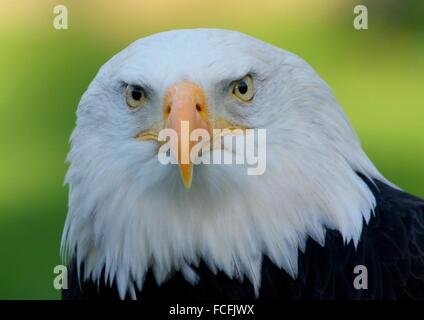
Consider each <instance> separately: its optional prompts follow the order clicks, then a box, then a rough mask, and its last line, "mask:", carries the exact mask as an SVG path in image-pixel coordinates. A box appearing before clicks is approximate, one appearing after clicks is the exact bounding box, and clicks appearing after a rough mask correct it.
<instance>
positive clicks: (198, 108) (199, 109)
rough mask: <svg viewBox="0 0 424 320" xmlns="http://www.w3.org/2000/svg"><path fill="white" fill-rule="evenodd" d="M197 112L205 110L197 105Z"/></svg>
mask: <svg viewBox="0 0 424 320" xmlns="http://www.w3.org/2000/svg"><path fill="white" fill-rule="evenodd" d="M196 110H197V111H198V112H201V111H202V110H203V108H202V106H201V105H200V104H199V103H196Z"/></svg>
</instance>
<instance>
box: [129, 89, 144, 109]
mask: <svg viewBox="0 0 424 320" xmlns="http://www.w3.org/2000/svg"><path fill="white" fill-rule="evenodd" d="M125 100H126V102H127V105H128V108H130V109H131V110H136V109H138V108H140V107H141V106H143V105H144V103H145V102H146V94H145V92H144V90H143V88H142V87H140V86H137V85H127V87H126V88H125Z"/></svg>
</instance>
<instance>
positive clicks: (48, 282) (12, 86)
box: [0, 0, 424, 299]
mask: <svg viewBox="0 0 424 320" xmlns="http://www.w3.org/2000/svg"><path fill="white" fill-rule="evenodd" d="M359 3H361V2H356V1H355V0H352V1H346V0H344V1H342V0H312V1H305V0H301V1H268V0H261V1H248V0H244V1H242V0H235V1H224V0H218V1H198V0H181V1H163V0H159V1H157V0H156V1H127V0H125V1H82V0H81V1H66V0H61V1H22V0H10V1H9V0H7V1H4V0H0V146H1V149H0V150H1V157H0V299H19V298H20V299H44V298H53V299H55V298H59V292H58V291H56V290H55V289H54V288H53V284H52V283H53V277H54V274H53V267H54V266H55V265H56V264H59V263H60V257H59V243H60V236H61V231H62V226H63V222H64V219H65V215H66V210H67V188H66V187H65V186H63V177H64V174H65V172H66V168H67V165H66V164H65V157H66V153H67V151H68V148H69V145H68V138H69V135H70V133H71V131H72V128H73V125H74V121H75V110H76V106H77V104H78V101H79V98H80V96H81V94H82V93H83V92H84V90H85V89H86V87H87V85H88V84H89V82H90V81H91V79H92V78H93V77H94V75H95V74H96V72H97V70H98V68H99V67H100V66H101V65H102V64H103V63H104V62H106V61H107V60H108V59H109V58H110V57H111V56H112V55H113V54H114V53H116V52H118V51H119V50H121V49H122V48H124V47H125V46H127V45H128V44H129V43H131V42H132V41H134V40H135V39H137V38H140V37H142V36H145V35H148V34H151V33H155V32H159V31H164V30H169V29H176V28H193V27H217V28H227V29H235V30H239V31H242V32H245V33H248V34H250V35H253V36H256V37H258V38H260V39H263V40H265V41H268V42H270V43H273V44H275V45H278V46H281V47H283V48H285V49H287V50H290V51H293V52H295V53H297V54H299V55H300V56H302V57H303V58H304V59H306V60H307V61H308V62H309V63H310V64H311V65H312V66H313V67H314V68H315V69H316V70H317V71H318V73H319V74H320V75H321V76H322V77H323V78H324V79H325V80H326V81H327V82H328V83H329V84H330V86H331V87H332V88H333V90H334V93H335V95H336V97H337V98H338V100H339V101H340V103H341V105H342V106H343V107H344V109H345V110H346V113H347V115H348V116H349V118H350V120H351V122H352V124H353V126H354V127H355V129H356V131H357V132H358V135H359V136H360V138H361V141H362V143H363V146H364V148H365V150H366V152H367V153H368V154H369V156H370V158H371V159H372V160H373V161H374V163H375V164H376V165H377V167H378V168H379V169H380V170H381V172H382V173H383V174H384V175H385V176H386V177H387V178H389V179H390V180H391V181H393V182H394V183H396V184H398V185H399V186H400V187H402V188H404V189H406V190H408V191H410V192H412V193H415V194H417V195H420V196H422V197H423V196H424V166H423V157H424V121H423V120H424V109H423V107H424V59H423V58H424V32H423V22H421V21H422V20H424V14H423V12H424V10H423V5H421V3H423V2H422V1H408V2H407V1H397V4H396V2H394V1H367V3H368V5H369V6H368V8H369V29H368V30H366V31H357V30H355V29H354V28H353V26H352V21H353V18H354V15H353V7H354V5H356V4H359ZM57 4H65V5H66V6H67V7H68V10H69V29H68V30H55V29H54V28H53V25H52V22H53V7H54V6H55V5H57ZM387 4H390V6H388V5H387Z"/></svg>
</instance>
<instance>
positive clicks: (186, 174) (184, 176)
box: [180, 164, 193, 190]
mask: <svg viewBox="0 0 424 320" xmlns="http://www.w3.org/2000/svg"><path fill="white" fill-rule="evenodd" d="M180 173H181V180H182V182H183V184H184V187H185V188H186V189H187V190H188V189H190V188H191V182H192V177H193V165H192V164H188V165H180Z"/></svg>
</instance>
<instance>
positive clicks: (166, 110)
mask: <svg viewBox="0 0 424 320" xmlns="http://www.w3.org/2000/svg"><path fill="white" fill-rule="evenodd" d="M170 113H171V104H168V106H167V107H166V109H165V115H167V116H169V115H170Z"/></svg>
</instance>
